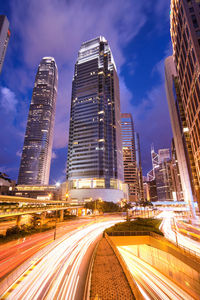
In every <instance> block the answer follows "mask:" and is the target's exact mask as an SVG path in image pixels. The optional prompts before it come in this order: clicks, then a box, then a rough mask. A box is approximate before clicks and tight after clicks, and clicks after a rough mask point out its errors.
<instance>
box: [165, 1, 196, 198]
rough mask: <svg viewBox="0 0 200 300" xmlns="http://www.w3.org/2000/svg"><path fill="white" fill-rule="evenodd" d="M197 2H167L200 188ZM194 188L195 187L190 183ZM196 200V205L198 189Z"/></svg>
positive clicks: (184, 108)
mask: <svg viewBox="0 0 200 300" xmlns="http://www.w3.org/2000/svg"><path fill="white" fill-rule="evenodd" d="M199 4H200V3H199V0H187V1H186V0H178V1H177V0H171V17H170V23H171V39H172V45H173V57H174V62H175V66H176V70H177V75H178V83H179V88H180V96H181V99H182V104H183V110H184V113H185V117H186V124H187V126H186V128H188V131H189V138H190V142H191V146H192V153H193V157H194V162H195V166H196V170H197V177H198V185H199V186H200V151H199V150H200V113H199V110H200V6H199ZM194 184H195V183H194ZM195 189H196V191H197V197H198V201H199V199H200V198H199V189H198V188H197V187H196V188H195Z"/></svg>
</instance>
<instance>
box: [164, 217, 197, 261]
mask: <svg viewBox="0 0 200 300" xmlns="http://www.w3.org/2000/svg"><path fill="white" fill-rule="evenodd" d="M161 217H162V218H163V221H162V223H161V226H160V229H161V230H162V232H163V233H164V235H165V237H166V238H167V239H168V240H170V241H172V242H173V243H175V244H177V245H178V246H180V247H183V248H186V249H188V250H190V251H191V252H193V253H194V254H195V255H197V256H200V242H198V241H195V240H193V239H191V238H190V237H186V236H185V235H183V234H181V233H180V232H179V231H178V227H177V224H176V222H177V221H176V219H175V218H174V213H173V212H171V213H170V212H167V213H166V212H163V213H161V214H160V215H159V216H158V218H161ZM188 230H189V228H188ZM188 233H189V231H188Z"/></svg>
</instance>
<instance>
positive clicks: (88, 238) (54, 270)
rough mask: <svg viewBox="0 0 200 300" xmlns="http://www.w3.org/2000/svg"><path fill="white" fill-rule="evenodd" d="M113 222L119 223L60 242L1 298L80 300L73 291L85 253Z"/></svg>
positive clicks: (97, 226) (92, 228) (84, 230)
mask: <svg viewBox="0 0 200 300" xmlns="http://www.w3.org/2000/svg"><path fill="white" fill-rule="evenodd" d="M116 222H119V220H117V221H116V219H115V220H114V221H107V222H101V223H94V224H92V225H90V226H87V227H85V228H82V229H80V230H77V231H76V232H74V234H73V235H71V236H68V237H67V238H66V239H63V241H62V242H60V243H59V244H57V245H56V246H55V248H53V250H51V251H50V252H49V253H48V254H47V255H45V256H44V257H43V258H42V259H40V260H39V262H35V265H34V268H33V269H32V270H31V271H30V272H28V273H27V274H25V276H24V275H22V276H21V278H19V279H18V280H17V284H16V283H15V284H14V285H13V286H11V287H10V289H8V290H7V292H5V293H4V295H3V297H4V298H3V299H10V300H13V299H15V300H19V299H20V300H27V299H29V300H31V299H48V300H52V299H70V300H73V299H80V295H78V294H77V291H78V288H79V283H80V279H81V278H80V272H81V270H82V269H83V268H84V267H82V264H83V262H84V260H85V259H87V251H88V249H89V247H90V246H91V245H92V244H93V243H94V241H95V240H96V239H97V238H98V236H99V235H100V234H101V233H102V232H103V230H104V229H105V228H107V227H110V226H112V225H113V224H114V223H116ZM13 288H14V289H13Z"/></svg>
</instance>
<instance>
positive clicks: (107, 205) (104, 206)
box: [84, 200, 120, 213]
mask: <svg viewBox="0 0 200 300" xmlns="http://www.w3.org/2000/svg"><path fill="white" fill-rule="evenodd" d="M84 207H85V208H88V209H92V211H94V210H95V209H97V210H99V211H102V212H103V213H109V212H118V211H120V207H119V206H118V205H117V204H115V203H114V202H108V201H100V200H96V201H91V202H87V203H86V204H85V206H84Z"/></svg>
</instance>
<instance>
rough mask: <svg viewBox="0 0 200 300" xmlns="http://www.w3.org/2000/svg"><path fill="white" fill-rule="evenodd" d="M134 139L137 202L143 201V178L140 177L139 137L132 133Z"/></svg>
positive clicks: (136, 133) (137, 134)
mask: <svg viewBox="0 0 200 300" xmlns="http://www.w3.org/2000/svg"><path fill="white" fill-rule="evenodd" d="M134 137H135V158H136V169H137V180H138V189H139V190H138V200H139V201H143V200H144V190H143V176H142V161H141V151H140V137H139V133H138V132H134Z"/></svg>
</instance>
